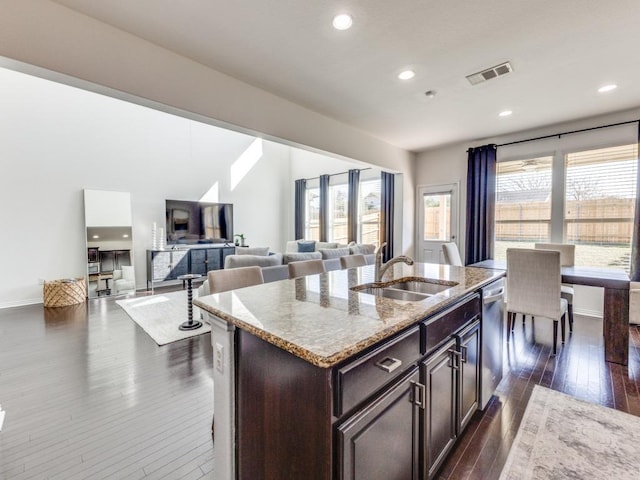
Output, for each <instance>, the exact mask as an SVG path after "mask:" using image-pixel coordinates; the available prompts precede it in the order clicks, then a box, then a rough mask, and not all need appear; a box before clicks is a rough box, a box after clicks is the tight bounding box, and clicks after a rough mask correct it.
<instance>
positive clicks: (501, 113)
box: [498, 110, 513, 117]
mask: <svg viewBox="0 0 640 480" xmlns="http://www.w3.org/2000/svg"><path fill="white" fill-rule="evenodd" d="M512 113H513V112H512V111H511V110H505V111H503V112H500V113H499V114H498V115H500V116H501V117H508V116H509V115H511V114H512Z"/></svg>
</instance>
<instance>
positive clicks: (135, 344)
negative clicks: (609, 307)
mask: <svg viewBox="0 0 640 480" xmlns="http://www.w3.org/2000/svg"><path fill="white" fill-rule="evenodd" d="M550 324H551V322H546V321H544V320H542V319H540V320H538V321H536V323H535V329H532V327H531V322H530V321H529V320H528V321H527V323H526V326H525V327H524V330H523V327H522V323H521V322H520V321H518V323H517V328H516V332H515V337H514V339H513V340H512V341H511V342H510V343H509V344H508V348H507V351H506V354H505V357H506V359H507V363H508V366H509V368H510V370H509V372H508V373H507V374H506V375H505V378H504V380H503V382H502V383H501V385H500V387H499V391H498V394H497V396H495V397H494V398H493V400H492V401H491V403H490V404H489V406H488V407H487V409H486V411H485V412H478V413H476V415H475V416H474V417H473V420H472V422H471V424H470V425H469V426H468V428H467V430H466V431H465V433H464V435H463V436H462V438H461V439H460V441H459V443H458V445H457V447H456V448H455V450H454V451H453V452H452V453H451V455H450V456H449V458H448V459H447V461H446V463H445V464H444V465H443V467H442V469H441V470H440V472H439V475H438V478H440V479H463V478H464V479H495V478H497V477H498V476H499V474H500V471H501V469H502V465H503V464H504V462H505V460H506V456H507V454H508V452H509V448H510V446H511V444H512V442H513V439H514V437H515V435H516V432H517V430H518V426H519V424H520V420H521V418H522V415H523V413H524V410H525V408H526V404H527V400H528V398H529V396H530V394H531V390H532V389H533V386H534V385H535V384H540V385H544V386H547V387H550V388H553V389H555V390H559V391H562V392H566V393H568V394H570V395H573V396H575V397H577V398H581V399H585V400H587V401H590V402H594V403H599V404H602V405H606V406H609V407H613V408H617V409H619V410H622V411H625V412H630V413H632V414H634V415H639V416H640V396H639V388H638V386H639V384H640V329H639V328H638V327H631V344H632V345H631V362H630V364H629V366H628V367H622V366H620V365H614V364H607V363H606V362H604V360H603V347H602V322H601V321H600V320H598V319H593V318H589V317H580V316H576V322H575V327H574V333H573V335H571V337H569V339H568V341H567V343H566V345H565V346H564V348H563V349H562V350H561V351H560V353H559V355H558V356H557V357H550V356H549V353H550V350H551V327H550ZM212 370H213V367H212V354H211V340H210V335H209V334H204V335H200V336H197V337H194V338H191V339H187V340H182V341H179V342H176V343H173V344H169V345H165V346H163V347H158V346H157V345H156V344H155V342H154V341H153V340H152V339H151V338H150V337H149V336H148V335H147V334H146V333H144V331H142V329H140V328H139V327H138V326H137V325H136V324H135V323H134V322H133V321H131V320H130V319H129V317H128V316H127V315H126V314H125V313H124V311H123V310H121V309H120V308H119V307H118V306H117V305H115V303H114V300H113V299H107V298H104V299H99V300H92V301H90V302H89V303H88V305H81V306H78V307H64V308H60V309H47V310H45V309H43V307H42V305H32V306H26V307H17V308H10V309H4V310H0V404H2V407H3V409H4V410H6V412H7V418H6V420H5V425H4V429H3V431H2V432H0V478H1V479H3V480H4V479H6V480H9V479H11V480H14V479H15V480H23V479H45V478H50V479H56V480H76V479H117V480H124V479H127V480H129V479H143V478H144V479H160V478H165V479H198V478H213V477H212V473H211V469H212V466H213V455H212V440H211V434H210V427H211V415H212V413H213V383H212V378H211V375H212ZM216 480H228V479H216ZM301 480H304V479H301ZM375 480H377V479H375ZM380 480H386V479H380Z"/></svg>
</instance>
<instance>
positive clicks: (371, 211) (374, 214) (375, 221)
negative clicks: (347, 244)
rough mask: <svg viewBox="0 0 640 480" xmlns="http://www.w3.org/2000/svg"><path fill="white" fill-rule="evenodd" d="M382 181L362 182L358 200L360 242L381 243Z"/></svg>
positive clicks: (377, 179) (378, 179)
mask: <svg viewBox="0 0 640 480" xmlns="http://www.w3.org/2000/svg"><path fill="white" fill-rule="evenodd" d="M380 191H381V180H380V178H379V177H378V178H376V179H372V180H362V179H361V180H360V193H359V197H360V198H359V199H358V235H359V236H358V242H359V243H373V244H374V245H378V244H379V243H380V199H381V192H380Z"/></svg>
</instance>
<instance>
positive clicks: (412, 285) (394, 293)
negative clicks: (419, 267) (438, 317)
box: [351, 277, 458, 302]
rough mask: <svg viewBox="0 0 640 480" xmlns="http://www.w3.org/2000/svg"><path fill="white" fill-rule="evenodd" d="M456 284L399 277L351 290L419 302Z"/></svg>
mask: <svg viewBox="0 0 640 480" xmlns="http://www.w3.org/2000/svg"><path fill="white" fill-rule="evenodd" d="M456 285H458V283H457V282H450V281H444V280H430V279H428V278H416V277H412V278H406V279H400V281H391V282H386V283H374V284H371V283H370V284H365V285H358V286H356V287H353V288H352V289H351V290H353V291H354V292H358V293H368V294H370V295H375V296H378V297H386V298H390V299H392V300H404V301H407V302H419V301H421V300H424V299H425V298H429V297H431V296H433V295H436V294H438V293H440V292H444V291H445V290H447V289H449V288H451V287H455V286H456Z"/></svg>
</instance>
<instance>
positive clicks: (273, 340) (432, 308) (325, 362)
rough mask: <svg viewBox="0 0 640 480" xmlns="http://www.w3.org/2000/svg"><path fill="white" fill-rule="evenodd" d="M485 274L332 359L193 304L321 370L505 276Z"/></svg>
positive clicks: (212, 308) (498, 272)
mask: <svg viewBox="0 0 640 480" xmlns="http://www.w3.org/2000/svg"><path fill="white" fill-rule="evenodd" d="M464 268H474V267H464ZM482 270H484V271H485V272H487V273H489V272H492V275H491V276H489V277H488V278H486V279H485V280H484V281H481V282H478V283H477V284H475V285H473V286H471V287H468V288H466V289H463V290H462V289H461V290H460V291H458V292H457V293H456V294H455V295H451V296H447V297H442V300H441V301H440V302H438V303H435V304H432V305H429V306H426V307H425V309H424V310H421V311H419V312H416V314H414V315H412V316H410V317H408V318H406V319H404V320H403V321H400V322H398V323H394V324H392V325H390V326H389V327H388V328H386V329H384V330H380V331H377V332H374V333H373V334H371V335H369V336H366V337H364V338H362V339H361V340H360V341H357V342H355V343H353V344H351V345H349V346H348V347H346V348H343V349H342V350H340V351H338V352H336V353H334V354H332V355H329V356H326V355H320V354H318V353H315V352H312V351H310V350H309V349H307V348H304V347H303V346H301V345H298V344H296V343H293V342H291V341H289V340H287V339H284V338H282V337H280V336H278V335H275V334H273V333H272V332H269V331H267V330H265V329H263V328H260V327H258V326H256V325H253V324H251V323H248V322H245V321H243V320H242V319H239V318H236V317H234V316H233V315H231V314H229V313H228V312H225V311H224V310H221V309H219V308H216V307H215V306H212V305H209V304H206V303H203V302H202V301H201V300H199V299H198V298H194V299H193V304H194V305H195V306H197V307H199V308H201V309H202V310H204V311H206V312H208V313H210V314H212V315H214V316H216V317H218V318H219V319H221V320H223V321H225V322H227V323H229V324H231V325H234V326H235V327H237V328H240V329H242V330H244V331H246V332H248V333H251V334H252V335H255V336H256V337H258V338H260V339H262V340H265V341H266V342H268V343H270V344H272V345H275V346H277V347H279V348H281V349H283V350H285V351H287V352H289V353H291V354H293V355H295V356H297V357H299V358H301V359H303V360H305V361H307V362H308V363H310V364H312V365H315V366H317V367H320V368H331V367H334V366H336V365H338V364H339V363H341V362H343V361H344V360H347V359H349V358H351V357H353V356H354V355H357V354H358V353H360V352H362V351H364V350H365V349H367V348H369V347H371V346H373V345H375V344H377V343H379V342H380V341H382V340H384V339H386V338H389V337H391V336H392V335H394V334H396V333H398V332H400V331H403V330H406V329H407V328H409V327H411V326H412V325H417V324H419V322H421V321H422V320H424V318H425V317H426V316H428V315H430V314H433V313H436V312H438V311H440V310H442V309H444V308H446V307H447V306H448V305H451V304H453V303H455V302H456V301H458V300H459V299H461V298H462V297H464V296H465V295H467V294H469V293H471V292H473V291H476V290H478V289H480V288H482V287H484V286H485V285H488V284H490V283H492V282H494V281H495V280H497V279H498V278H500V277H502V276H504V271H502V270H490V269H482ZM414 276H416V275H414ZM397 281H401V280H400V279H396V280H393V279H392V280H390V282H397ZM443 282H446V281H445V280H443ZM438 296H439V295H435V296H434V297H438ZM203 298H206V297H203Z"/></svg>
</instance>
